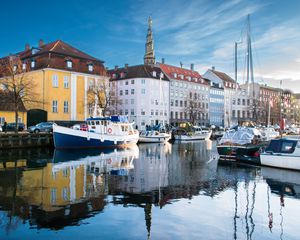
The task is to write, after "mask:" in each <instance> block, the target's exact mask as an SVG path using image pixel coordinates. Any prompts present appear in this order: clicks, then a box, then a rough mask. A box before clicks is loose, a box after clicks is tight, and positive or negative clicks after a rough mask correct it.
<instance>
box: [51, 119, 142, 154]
mask: <svg viewBox="0 0 300 240" xmlns="http://www.w3.org/2000/svg"><path fill="white" fill-rule="evenodd" d="M86 122H87V126H88V129H87V131H82V130H76V129H72V128H67V127H62V126H58V125H54V126H53V138H54V146H55V148H57V149H78V148H116V147H126V146H129V145H135V144H136V143H137V141H138V139H139V132H138V131H137V130H134V129H133V123H129V122H128V119H127V117H122V116H111V117H97V118H88V119H87V121H86Z"/></svg>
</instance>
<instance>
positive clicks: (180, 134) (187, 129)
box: [174, 123, 212, 141]
mask: <svg viewBox="0 0 300 240" xmlns="http://www.w3.org/2000/svg"><path fill="white" fill-rule="evenodd" d="M211 133H212V131H211V130H205V129H202V128H201V127H199V126H191V125H189V124H188V123H182V124H180V126H179V128H178V129H177V130H176V131H175V133H174V138H175V140H179V141H193V140H209V139H210V136H211Z"/></svg>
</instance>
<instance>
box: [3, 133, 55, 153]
mask: <svg viewBox="0 0 300 240" xmlns="http://www.w3.org/2000/svg"><path fill="white" fill-rule="evenodd" d="M35 147H53V134H52V133H23V132H20V133H1V134H0V149H14V148H35Z"/></svg>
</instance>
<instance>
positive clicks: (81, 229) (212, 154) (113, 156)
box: [0, 141, 300, 240]
mask: <svg viewBox="0 0 300 240" xmlns="http://www.w3.org/2000/svg"><path fill="white" fill-rule="evenodd" d="M299 198H300V173H298V172H293V171H286V170H279V169H274V168H267V167H255V166H249V165H235V164H228V163H226V164H222V163H221V162H218V157H217V154H216V148H215V143H214V142H211V141H207V142H204V141H198V142H188V143H174V144H169V143H168V144H165V145H162V144H160V145H159V144H143V145H139V146H138V147H137V146H136V147H134V148H129V149H123V150H107V151H101V150H88V151H67V152H66V151H54V150H50V149H31V150H19V151H2V152H0V239H51V240H52V239H299V234H300V229H299V224H300V218H299V213H300V201H299Z"/></svg>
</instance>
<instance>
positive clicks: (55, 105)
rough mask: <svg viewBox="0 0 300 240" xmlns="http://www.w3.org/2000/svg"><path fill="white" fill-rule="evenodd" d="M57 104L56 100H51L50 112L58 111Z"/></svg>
mask: <svg viewBox="0 0 300 240" xmlns="http://www.w3.org/2000/svg"><path fill="white" fill-rule="evenodd" d="M57 105H58V103H57V100H53V101H52V112H54V113H57V112H58V111H57Z"/></svg>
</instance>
